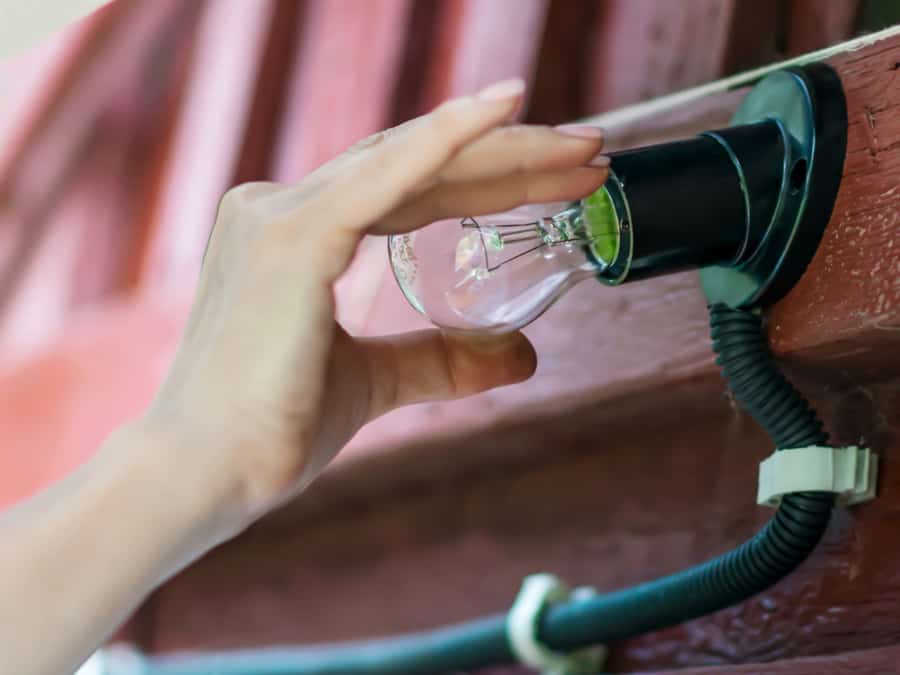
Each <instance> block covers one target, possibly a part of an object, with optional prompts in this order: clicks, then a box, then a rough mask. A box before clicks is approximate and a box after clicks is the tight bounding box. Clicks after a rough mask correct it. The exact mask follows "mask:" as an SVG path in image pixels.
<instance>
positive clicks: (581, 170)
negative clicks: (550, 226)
mask: <svg viewBox="0 0 900 675" xmlns="http://www.w3.org/2000/svg"><path fill="white" fill-rule="evenodd" d="M608 175H609V171H608V169H606V168H597V167H578V168H575V169H568V170H564V171H547V172H542V173H534V174H523V175H513V176H504V177H502V178H494V179H492V180H485V181H480V182H464V183H446V184H440V185H437V186H435V187H433V188H431V189H430V190H428V191H427V192H426V193H425V194H423V195H421V196H420V197H418V198H415V199H413V200H412V201H411V202H409V203H407V204H405V205H403V206H401V207H400V208H399V209H397V210H395V211H394V212H392V213H390V214H388V215H387V216H386V217H385V218H384V219H383V221H382V224H380V225H378V226H376V227H374V228H373V229H372V232H373V233H374V234H392V233H396V232H405V231H409V230H412V229H415V228H416V227H420V226H422V225H425V224H427V223H431V222H434V221H436V220H443V219H445V218H451V217H463V216H481V215H486V214H490V213H499V212H500V211H507V210H509V209H512V208H515V207H517V206H522V205H524V204H536V203H549V202H561V201H570V200H576V199H581V198H582V197H585V196H587V195H589V194H591V193H592V192H594V191H595V190H597V189H598V188H599V187H600V186H601V185H603V183H604V182H605V181H606V179H607V177H608Z"/></svg>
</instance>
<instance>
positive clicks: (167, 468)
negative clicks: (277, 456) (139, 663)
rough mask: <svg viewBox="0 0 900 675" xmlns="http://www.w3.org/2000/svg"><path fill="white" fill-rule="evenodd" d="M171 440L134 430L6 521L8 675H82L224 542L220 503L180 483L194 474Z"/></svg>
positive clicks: (3, 584) (0, 579)
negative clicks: (155, 593) (110, 641)
mask: <svg viewBox="0 0 900 675" xmlns="http://www.w3.org/2000/svg"><path fill="white" fill-rule="evenodd" d="M162 438H163V436H162V435H154V434H148V433H146V432H145V430H138V429H137V428H135V427H127V428H124V429H122V430H120V431H118V432H116V433H115V434H113V435H112V436H111V437H110V438H109V440H108V441H107V442H106V443H105V444H104V445H103V447H102V448H101V449H100V451H99V452H98V453H97V455H96V456H95V457H94V458H93V459H92V460H91V461H89V462H88V463H86V464H85V465H83V466H82V467H80V468H79V469H78V470H77V471H75V472H74V473H73V474H71V475H70V476H68V477H67V478H66V479H65V480H63V481H61V482H60V483H58V484H56V485H54V486H53V487H51V488H50V489H49V490H47V491H45V492H43V493H41V494H39V495H37V496H36V497H34V498H33V499H31V500H29V501H27V502H24V503H23V504H21V505H19V506H17V507H16V508H13V509H12V510H10V511H9V512H7V513H5V514H3V515H2V516H0V671H2V672H4V673H17V674H18V675H31V674H34V675H43V674H45V673H46V674H47V675H59V673H66V672H71V671H72V670H73V669H74V668H76V667H78V665H80V663H81V662H82V661H83V660H84V659H85V658H87V656H89V655H90V653H91V652H92V651H93V649H94V648H95V647H96V646H98V643H99V642H102V640H104V639H105V638H106V637H108V636H109V635H110V633H112V632H113V631H114V630H115V628H116V627H117V626H118V625H119V624H120V623H121V622H122V621H123V620H124V619H125V618H126V617H127V616H128V615H129V614H130V613H131V612H132V611H133V610H134V609H135V607H136V606H137V605H138V604H139V603H140V602H141V600H142V599H143V598H144V597H145V596H146V595H147V594H148V593H149V592H150V591H151V590H152V589H153V588H154V587H155V586H156V585H158V584H159V583H160V582H161V581H163V580H164V579H165V578H167V577H168V576H170V575H172V574H174V573H175V572H177V571H178V570H179V569H181V568H182V567H183V566H184V565H186V564H187V563H189V562H190V561H191V560H193V559H194V558H195V557H197V556H199V555H201V554H202V553H203V552H204V551H205V550H206V548H208V547H209V546H210V545H212V544H213V543H215V539H214V537H215V525H214V517H215V513H214V510H215V505H216V500H215V499H214V497H213V496H212V495H211V494H210V493H209V491H208V490H206V489H200V487H199V486H197V489H194V490H192V489H190V488H191V486H190V485H189V484H186V483H185V482H184V481H183V480H182V479H181V478H180V477H181V476H184V475H185V473H184V469H185V467H184V466H181V467H178V466H177V465H176V463H175V461H174V458H175V457H176V455H177V454H178V453H176V452H173V451H172V450H173V449H172V448H171V447H160V446H164V445H167V443H166V442H165V441H163V440H162ZM169 458H172V459H169ZM201 475H202V474H201Z"/></svg>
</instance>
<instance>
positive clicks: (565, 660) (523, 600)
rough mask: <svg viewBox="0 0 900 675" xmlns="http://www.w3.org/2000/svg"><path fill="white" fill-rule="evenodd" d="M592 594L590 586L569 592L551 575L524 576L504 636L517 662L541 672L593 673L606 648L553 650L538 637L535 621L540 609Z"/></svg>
mask: <svg viewBox="0 0 900 675" xmlns="http://www.w3.org/2000/svg"><path fill="white" fill-rule="evenodd" d="M594 595H596V592H595V591H594V589H592V588H588V587H581V588H576V589H575V590H573V591H570V590H569V588H568V586H566V585H565V584H564V583H563V582H562V581H560V580H559V579H558V578H557V577H555V576H553V575H552V574H532V575H531V576H528V577H525V580H524V581H523V582H522V588H521V590H520V591H519V595H518V596H517V597H516V601H515V602H514V603H513V606H512V608H511V609H510V610H509V614H508V615H507V617H506V638H507V640H508V641H509V644H510V647H511V648H512V652H513V654H514V655H515V657H516V659H518V661H519V663H521V664H522V665H525V666H529V667H531V668H534V669H535V670H538V671H541V672H543V673H544V675H593V674H594V673H597V672H599V671H600V669H601V668H602V667H603V663H604V662H605V661H606V647H604V646H602V645H599V646H596V647H589V648H587V649H582V650H579V651H576V652H572V653H571V654H564V653H560V652H555V651H553V650H551V649H549V648H548V647H547V646H546V645H544V644H543V643H542V642H541V641H540V639H538V635H537V633H538V624H539V623H540V619H541V615H542V614H543V612H544V610H546V609H547V607H549V606H551V605H555V604H558V603H561V602H567V601H570V600H571V601H575V602H578V601H580V600H586V599H588V598H590V597H592V596H594Z"/></svg>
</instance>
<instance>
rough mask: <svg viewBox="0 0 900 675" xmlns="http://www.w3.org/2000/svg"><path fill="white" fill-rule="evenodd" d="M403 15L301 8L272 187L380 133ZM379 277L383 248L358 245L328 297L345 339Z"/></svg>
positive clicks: (344, 2)
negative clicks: (332, 296) (331, 296)
mask: <svg viewBox="0 0 900 675" xmlns="http://www.w3.org/2000/svg"><path fill="white" fill-rule="evenodd" d="M411 10H412V4H411V2H410V0H389V1H388V2H381V3H365V4H360V3H356V2H352V1H348V0H340V1H338V2H335V1H334V0H308V2H307V4H306V11H305V13H304V16H303V18H302V25H301V26H300V30H301V34H300V37H299V39H298V42H297V48H298V51H297V53H296V55H295V58H296V61H295V65H294V73H293V76H292V80H291V84H290V87H289V90H288V93H287V101H286V107H285V114H284V117H283V124H282V127H281V130H280V135H279V141H278V145H277V148H278V149H277V152H276V156H275V158H274V166H273V175H274V177H275V179H276V180H279V181H294V180H298V179H300V178H302V177H303V176H304V175H306V174H307V173H309V172H310V171H312V170H313V169H315V168H316V167H317V166H319V165H321V164H323V163H324V162H326V161H327V160H329V159H332V158H333V157H335V156H336V155H338V154H339V153H341V152H343V151H344V150H346V149H347V148H348V147H349V146H350V145H352V144H353V143H355V142H357V141H359V140H361V139H363V138H365V137H366V136H368V135H370V134H372V133H374V132H376V131H378V130H379V129H381V128H383V127H385V126H387V124H388V123H389V120H390V117H391V114H392V106H391V94H392V93H393V91H394V88H395V85H396V83H397V81H398V78H399V65H400V59H401V58H402V56H403V43H404V40H405V38H406V35H407V27H408V25H409V21H410V16H411ZM325 36H327V38H326V37H325ZM363 101H365V104H364V105H362V104H361V102H363ZM384 271H385V256H384V244H383V242H381V241H379V240H374V239H371V238H370V239H367V240H365V241H363V242H362V244H361V245H360V248H359V250H358V253H357V256H356V259H355V260H354V262H353V264H352V265H351V268H350V269H349V270H348V271H347V273H346V274H345V275H344V277H343V278H342V279H341V280H340V281H339V283H338V284H337V286H336V289H335V295H336V298H337V308H338V309H337V313H338V319H339V320H340V321H341V323H342V324H343V325H344V326H345V328H347V329H348V330H349V331H351V332H358V331H359V330H360V329H361V327H362V326H363V325H364V323H365V317H366V315H367V312H368V308H369V306H370V305H371V303H372V298H373V295H374V293H376V292H377V290H378V287H379V285H380V283H381V279H382V277H383V274H384Z"/></svg>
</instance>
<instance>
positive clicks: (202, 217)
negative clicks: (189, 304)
mask: <svg viewBox="0 0 900 675" xmlns="http://www.w3.org/2000/svg"><path fill="white" fill-rule="evenodd" d="M274 8H275V4H274V0H265V1H264V2H255V3H244V2H229V1H228V0H210V1H209V2H208V3H207V5H206V8H205V10H204V13H203V16H202V19H201V22H200V25H199V28H198V31H199V32H198V35H197V43H196V44H195V45H194V52H193V55H192V63H191V70H190V73H189V75H188V85H187V87H188V89H187V91H186V93H185V95H184V99H183V100H182V103H181V105H182V107H181V110H180V111H179V115H178V121H177V122H176V126H175V129H174V132H173V133H174V135H173V138H172V141H171V145H170V147H169V148H168V155H167V158H166V168H165V170H164V175H163V177H162V184H161V186H160V192H159V194H158V195H156V204H155V209H154V216H153V220H154V228H153V231H152V235H151V239H150V241H148V242H147V248H146V250H145V252H144V256H145V257H144V260H143V262H142V264H141V270H142V272H141V277H142V280H141V284H142V286H143V287H144V288H145V289H150V290H152V292H159V291H165V292H178V291H179V290H181V289H184V288H189V287H190V286H191V285H192V284H193V283H194V280H195V279H196V278H197V274H198V273H199V267H200V260H201V258H202V255H203V249H204V247H205V245H206V241H207V239H208V236H209V229H210V227H212V223H213V220H214V218H215V213H216V208H217V206H218V203H219V199H220V198H221V196H222V194H223V193H224V192H225V190H226V189H227V188H228V187H230V181H231V178H232V176H233V175H234V172H235V170H236V168H237V163H238V152H239V151H240V149H241V145H242V142H243V138H244V129H245V127H246V124H247V120H248V116H249V113H250V109H251V96H252V94H253V92H254V86H255V82H256V77H257V73H258V71H259V69H260V67H261V63H262V57H263V54H264V49H265V43H266V38H267V35H268V30H269V27H270V18H271V16H272V12H273V11H274ZM198 167H203V168H202V171H198Z"/></svg>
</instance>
